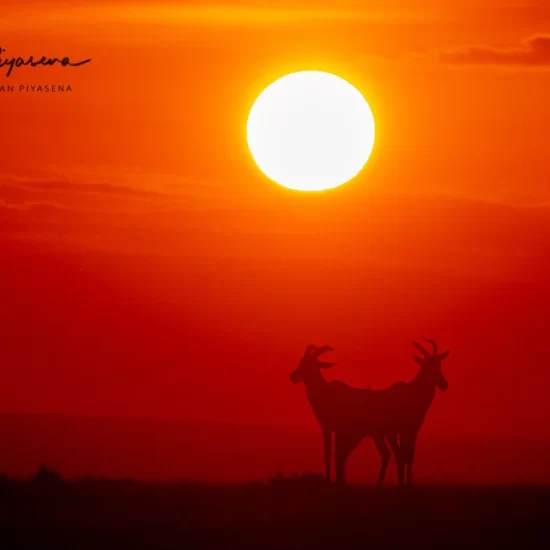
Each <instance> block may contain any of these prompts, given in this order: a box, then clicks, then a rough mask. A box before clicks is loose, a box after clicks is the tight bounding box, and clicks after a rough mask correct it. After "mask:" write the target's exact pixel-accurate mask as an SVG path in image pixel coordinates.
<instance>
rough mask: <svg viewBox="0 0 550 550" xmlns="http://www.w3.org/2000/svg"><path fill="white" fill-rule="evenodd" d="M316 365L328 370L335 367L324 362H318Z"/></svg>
mask: <svg viewBox="0 0 550 550" xmlns="http://www.w3.org/2000/svg"><path fill="white" fill-rule="evenodd" d="M317 364H318V365H319V367H320V368H322V369H330V367H334V365H336V363H326V362H324V361H318V363H317Z"/></svg>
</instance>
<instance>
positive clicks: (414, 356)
mask: <svg viewBox="0 0 550 550" xmlns="http://www.w3.org/2000/svg"><path fill="white" fill-rule="evenodd" d="M413 359H414V360H415V361H416V362H417V363H418V364H419V365H420V366H422V365H423V364H424V359H420V357H418V355H413Z"/></svg>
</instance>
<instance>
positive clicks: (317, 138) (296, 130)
mask: <svg viewBox="0 0 550 550" xmlns="http://www.w3.org/2000/svg"><path fill="white" fill-rule="evenodd" d="M247 139H248V147H249V148H250V152H251V153H252V156H253V157H254V160H255V161H256V164H257V165H258V167H259V168H260V170H262V172H263V173H264V174H265V175H266V176H267V177H268V178H270V179H272V180H273V181H275V182H276V183H278V184H280V185H283V186H284V187H288V188H289V189H296V190H299V191H322V190H324V189H332V188H334V187H338V186H339V185H342V184H343V183H346V182H348V181H349V180H351V179H352V178H354V177H355V176H356V175H357V174H358V173H359V172H360V171H361V169H362V168H363V166H365V164H366V162H367V160H368V158H369V156H370V154H371V151H372V148H373V146H374V117H373V115H372V111H371V109H370V107H369V104H368V103H367V101H366V100H365V98H364V97H363V96H362V94H361V92H359V90H357V88H355V87H354V86H352V85H351V84H350V83H349V82H347V81H346V80H344V79H343V78H340V77H339V76H336V75H334V74H331V73H326V72H321V71H301V72H297V73H292V74H288V75H286V76H283V77H282V78H280V79H279V80H276V81H275V82H273V83H272V84H270V85H269V86H268V87H267V88H266V89H265V90H264V91H263V92H262V93H261V94H260V95H259V96H258V98H257V99H256V101H255V102H254V105H253V106H252V109H251V110H250V114H249V116H248V124H247Z"/></svg>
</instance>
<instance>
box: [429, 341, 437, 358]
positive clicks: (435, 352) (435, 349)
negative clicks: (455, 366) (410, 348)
mask: <svg viewBox="0 0 550 550" xmlns="http://www.w3.org/2000/svg"><path fill="white" fill-rule="evenodd" d="M426 342H428V344H431V345H432V348H433V355H434V356H435V357H437V355H438V354H437V344H436V342H435V340H428V339H426Z"/></svg>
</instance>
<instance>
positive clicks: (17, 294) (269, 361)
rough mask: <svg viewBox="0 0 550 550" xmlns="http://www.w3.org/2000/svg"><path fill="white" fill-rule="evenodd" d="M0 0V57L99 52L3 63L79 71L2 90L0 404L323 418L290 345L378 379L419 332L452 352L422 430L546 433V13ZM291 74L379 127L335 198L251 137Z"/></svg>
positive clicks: (391, 377) (17, 74)
mask: <svg viewBox="0 0 550 550" xmlns="http://www.w3.org/2000/svg"><path fill="white" fill-rule="evenodd" d="M5 4H6V5H5V6H4V5H3V6H2V13H3V17H2V22H1V23H0V46H1V47H2V48H4V49H5V50H7V51H6V52H5V53H4V54H2V57H3V58H5V57H7V56H18V55H22V56H27V55H35V56H42V55H48V56H50V55H51V56H55V55H58V56H62V55H70V57H71V58H74V59H75V60H76V59H81V58H86V57H90V58H92V62H91V63H90V64H88V65H86V66H83V67H79V68H59V67H57V68H36V69H32V68H29V67H21V68H18V69H15V70H14V73H13V74H12V75H11V76H10V77H9V78H7V77H5V76H4V73H5V71H4V70H0V85H7V84H14V85H15V86H16V87H18V86H19V85H21V84H25V85H27V84H29V85H31V84H34V85H37V84H42V85H45V84H50V85H51V84H65V85H66V84H70V85H71V86H72V88H73V92H72V93H57V94H52V93H50V94H47V93H42V94H40V93H24V92H21V93H19V92H14V93H7V92H6V93H3V92H0V100H1V102H2V122H3V131H2V132H0V151H1V155H0V159H1V160H0V254H1V255H0V257H1V258H2V263H1V269H0V300H1V301H0V303H1V307H0V328H1V333H0V334H1V336H0V341H1V349H2V353H1V355H0V364H1V365H2V373H3V380H2V384H0V412H6V413H8V412H36V413H51V412H57V413H63V414H67V415H89V416H109V415H112V416H139V417H163V418H170V419H178V420H185V421H197V422H198V421H217V420H223V421H228V422H233V423H237V424H249V423H252V424H269V425H284V426H286V425H296V426H300V427H305V428H311V429H315V421H314V419H313V416H312V414H311V412H310V411H309V408H308V404H307V402H306V398H305V395H304V392H303V388H300V387H295V386H292V385H290V383H289V381H288V374H289V373H290V371H291V370H292V369H293V368H294V367H295V366H296V364H297V361H298V359H299V357H300V355H301V354H302V352H303V350H304V348H305V347H306V345H307V344H309V343H317V344H324V343H329V344H331V345H332V346H333V347H334V348H335V349H336V354H335V356H336V358H337V360H338V361H339V364H338V366H337V367H335V369H334V370H333V372H331V373H330V377H332V378H341V379H343V380H346V381H348V382H350V383H353V384H356V385H364V386H367V385H372V386H374V387H383V386H386V385H389V384H390V383H392V382H393V381H395V380H397V379H407V378H410V377H412V376H413V375H414V373H415V366H414V363H413V362H412V360H411V357H410V355H411V352H412V349H411V345H410V343H411V341H412V340H413V339H421V338H424V337H428V338H429V337H431V338H436V339H437V340H438V341H440V345H441V347H444V348H447V347H451V348H452V350H453V351H452V354H451V357H450V358H449V360H448V361H447V362H446V364H445V374H446V376H447V378H448V380H449V386H450V388H449V391H448V392H447V393H446V394H438V395H437V397H436V402H435V404H434V406H433V410H432V411H431V412H430V415H429V418H428V420H427V423H426V426H425V428H424V430H425V431H426V433H428V434H431V435H432V436H437V435H438V434H446V435H448V436H451V437H452V436H455V435H456V436H459V435H460V436H470V435H487V436H488V435H492V434H495V435H498V436H526V437H528V438H532V439H537V440H540V439H542V440H548V439H550V434H548V425H549V420H550V408H549V407H548V399H547V391H546V388H547V386H548V382H549V381H550V375H549V374H548V373H549V366H550V351H549V349H548V344H547V342H548V334H549V330H550V324H549V323H548V313H549V312H550V277H549V275H550V254H549V250H550V188H549V187H548V173H549V168H550V166H549V160H548V159H549V158H550V141H549V140H548V139H547V136H548V129H549V127H550V110H549V109H548V108H547V105H548V97H549V94H550V70H549V69H550V38H548V36H550V35H549V34H548V33H550V6H548V4H547V2H544V1H543V0H540V1H535V0H533V1H531V2H519V1H505V2H496V0H490V1H488V0H484V1H475V2H474V1H473V0H468V1H462V0H461V1H458V0H456V1H455V0H453V1H449V2H445V3H442V2H435V1H421V0H419V1H416V0H411V1H405V0H400V1H399V0H394V1H389V2H378V1H373V2H359V1H355V2H354V1H342V2H329V1H328V0H326V1H323V2H318V1H316V2H313V1H305V0H304V1H301V0H298V1H295V2H293V1H291V0H287V1H284V2H274V1H273V2H270V1H265V2H247V1H240V2H236V1H230V0H227V1H225V2H212V3H211V2H201V3H198V2H196V3H193V2H175V1H173V2H164V3H163V2H160V3H155V4H153V3H152V2H151V3H150V5H148V4H147V3H146V2H134V1H130V0H127V1H118V2H116V1H115V2H100V1H97V2H92V1H89V0H88V1H86V0H84V1H81V2H78V3H75V2H63V1H59V2H38V1H32V0H30V1H26V2H6V3H5ZM300 69H320V70H327V71H331V72H334V73H336V74H339V75H340V76H342V77H344V78H347V79H349V80H350V81H352V82H353V83H354V84H355V85H356V86H357V87H358V88H359V89H360V90H361V91H362V92H363V94H364V95H365V97H366V98H367V100H368V101H369V103H370V105H371V107H372V110H373V113H374V116H375V120H376V125H377V139H376V144H375V149H374V152H373V155H372V157H371V159H370V160H369V163H368V165H367V167H366V168H365V170H364V171H363V172H362V173H361V175H360V176H359V177H358V178H356V179H355V180H354V181H353V182H351V183H349V184H347V185H345V186H343V187H341V188H339V189H336V190H334V191H331V192H326V193H321V194H302V193H296V192H292V191H288V190H285V189H283V188H281V187H279V186H277V185H275V184H273V183H272V182H270V181H269V180H267V179H266V178H265V177H263V176H262V174H261V173H259V171H258V170H257V168H256V166H255V165H254V163H253V161H252V159H251V158H250V155H249V153H248V150H247V147H246V136H245V124H246V117H247V114H248V110H249V109H250V107H251V105H252V102H253V101H254V99H255V97H256V96H257V94H258V93H259V92H260V91H261V90H262V89H263V87H265V86H266V85H267V84H269V83H270V82H271V81H273V80H274V79H276V78H277V77H279V76H282V75H283V74H285V73H287V72H291V71H294V70H300ZM289 452H291V450H289ZM319 452H320V450H319Z"/></svg>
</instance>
